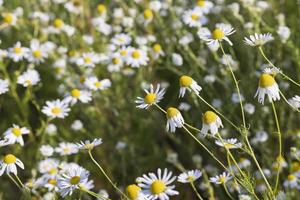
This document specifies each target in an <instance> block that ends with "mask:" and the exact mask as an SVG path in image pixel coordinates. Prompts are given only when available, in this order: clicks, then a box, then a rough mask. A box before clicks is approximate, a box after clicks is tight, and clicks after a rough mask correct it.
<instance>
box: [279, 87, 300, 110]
mask: <svg viewBox="0 0 300 200" xmlns="http://www.w3.org/2000/svg"><path fill="white" fill-rule="evenodd" d="M279 93H280V95H281V96H282V98H283V100H284V101H285V102H286V103H287V104H288V105H289V106H290V107H292V108H293V109H294V110H295V111H297V112H300V110H299V109H297V108H295V107H294V106H293V105H292V104H291V103H290V102H289V101H288V100H287V99H286V98H285V96H284V94H283V93H282V92H281V91H280V90H279Z"/></svg>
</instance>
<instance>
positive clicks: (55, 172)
mask: <svg viewBox="0 0 300 200" xmlns="http://www.w3.org/2000/svg"><path fill="white" fill-rule="evenodd" d="M57 172H58V169H57V168H55V167H54V168H52V169H50V170H49V171H48V173H49V174H52V175H53V174H57Z"/></svg>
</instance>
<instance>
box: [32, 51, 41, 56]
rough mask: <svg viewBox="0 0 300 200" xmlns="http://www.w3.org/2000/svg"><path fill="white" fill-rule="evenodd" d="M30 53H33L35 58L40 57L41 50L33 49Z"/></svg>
mask: <svg viewBox="0 0 300 200" xmlns="http://www.w3.org/2000/svg"><path fill="white" fill-rule="evenodd" d="M32 54H33V56H34V57H35V58H40V57H42V52H41V51H40V50H35V51H33V52H32Z"/></svg>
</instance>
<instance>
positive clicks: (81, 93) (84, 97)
mask: <svg viewBox="0 0 300 200" xmlns="http://www.w3.org/2000/svg"><path fill="white" fill-rule="evenodd" d="M91 96H92V94H91V92H89V91H86V90H79V89H76V88H74V89H72V90H71V92H70V94H69V96H67V97H66V98H65V101H66V102H69V103H70V104H71V105H74V104H75V103H77V102H78V101H80V102H81V103H88V102H90V101H91V100H92V97H91Z"/></svg>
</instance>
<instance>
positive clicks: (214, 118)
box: [200, 111, 223, 136]
mask: <svg viewBox="0 0 300 200" xmlns="http://www.w3.org/2000/svg"><path fill="white" fill-rule="evenodd" d="M202 122H203V124H202V129H201V132H200V133H201V134H203V135H204V136H206V135H207V133H208V131H210V133H211V134H212V135H215V134H216V133H218V128H219V127H223V124H222V121H221V119H220V117H219V116H218V115H216V113H214V112H212V111H206V112H205V113H204V115H203V117H202Z"/></svg>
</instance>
